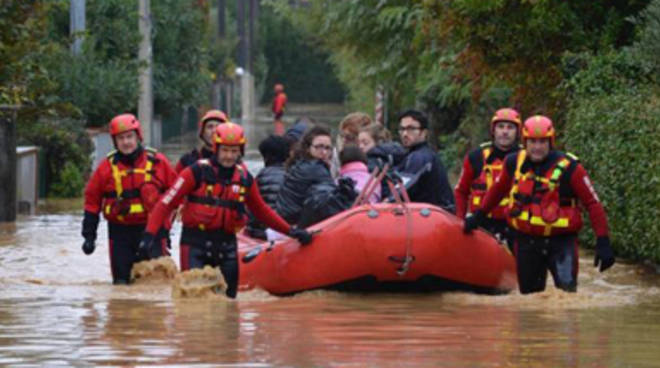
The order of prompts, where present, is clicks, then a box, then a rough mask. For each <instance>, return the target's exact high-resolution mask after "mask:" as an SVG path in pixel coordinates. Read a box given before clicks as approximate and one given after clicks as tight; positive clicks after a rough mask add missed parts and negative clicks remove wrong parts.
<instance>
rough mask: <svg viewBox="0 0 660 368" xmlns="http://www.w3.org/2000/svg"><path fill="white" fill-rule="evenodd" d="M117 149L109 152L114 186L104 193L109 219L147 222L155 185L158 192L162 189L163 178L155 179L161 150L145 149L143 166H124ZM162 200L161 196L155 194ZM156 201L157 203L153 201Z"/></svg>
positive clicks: (131, 222) (134, 222)
mask: <svg viewBox="0 0 660 368" xmlns="http://www.w3.org/2000/svg"><path fill="white" fill-rule="evenodd" d="M116 153H117V151H116V150H114V151H112V152H110V153H109V154H108V155H107V158H108V161H109V162H110V169H111V172H112V179H113V185H112V186H111V187H106V190H105V191H104V192H103V198H104V202H103V215H104V216H105V218H106V219H107V220H108V221H109V222H113V223H120V224H127V225H136V224H145V223H146V222H147V212H148V209H149V208H151V207H152V205H153V204H155V201H153V197H154V195H153V192H154V190H153V189H154V186H155V188H156V189H155V190H156V192H158V193H160V192H161V191H162V189H163V188H162V185H161V183H160V181H159V180H158V179H157V178H155V176H154V174H155V170H154V168H153V167H154V165H155V164H156V163H158V162H159V160H158V158H156V153H157V151H156V150H155V149H153V148H150V147H147V148H145V150H144V154H145V155H146V160H144V162H143V164H142V165H141V166H139V167H129V168H125V166H124V165H121V166H122V167H120V165H119V163H118V162H117V161H118V160H117V158H116V157H115V155H116ZM155 200H156V201H157V200H158V195H155ZM152 202H153V203H152Z"/></svg>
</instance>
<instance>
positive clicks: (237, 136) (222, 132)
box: [213, 121, 246, 154]
mask: <svg viewBox="0 0 660 368" xmlns="http://www.w3.org/2000/svg"><path fill="white" fill-rule="evenodd" d="M245 143H246V139H245V131H244V130H243V127H242V126H240V125H238V124H234V123H232V122H231V121H228V122H226V123H225V124H220V125H218V126H217V127H216V128H215V133H214V134H213V153H218V146H221V145H224V146H239V147H241V154H244V153H245Z"/></svg>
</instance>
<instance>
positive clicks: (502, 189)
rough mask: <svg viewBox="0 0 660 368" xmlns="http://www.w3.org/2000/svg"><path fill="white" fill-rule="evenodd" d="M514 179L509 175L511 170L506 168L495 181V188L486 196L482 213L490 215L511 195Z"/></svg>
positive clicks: (491, 188) (489, 190)
mask: <svg viewBox="0 0 660 368" xmlns="http://www.w3.org/2000/svg"><path fill="white" fill-rule="evenodd" d="M512 181H513V178H512V177H511V175H510V174H509V170H507V169H506V168H504V169H503V170H502V171H501V172H500V175H499V176H498V177H497V179H495V183H493V186H492V187H490V189H488V192H487V193H486V196H485V197H484V202H483V204H482V205H481V208H480V209H481V211H483V212H484V213H488V212H490V211H492V210H493V208H495V206H497V205H498V204H499V203H500V201H501V200H502V198H504V196H506V195H508V194H509V191H510V190H511V184H512Z"/></svg>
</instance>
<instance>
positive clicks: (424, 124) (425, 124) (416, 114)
mask: <svg viewBox="0 0 660 368" xmlns="http://www.w3.org/2000/svg"><path fill="white" fill-rule="evenodd" d="M403 118H412V119H415V120H417V121H418V122H419V126H420V127H421V128H422V129H428V128H429V119H428V118H427V117H426V115H424V113H422V112H421V111H419V110H412V109H410V110H406V111H404V112H402V113H401V114H400V115H399V119H398V121H399V122H400V121H401V120H402V119H403Z"/></svg>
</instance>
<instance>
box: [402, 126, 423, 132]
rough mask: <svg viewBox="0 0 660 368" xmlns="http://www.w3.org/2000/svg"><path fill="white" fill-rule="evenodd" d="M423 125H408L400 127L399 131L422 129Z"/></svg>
mask: <svg viewBox="0 0 660 368" xmlns="http://www.w3.org/2000/svg"><path fill="white" fill-rule="evenodd" d="M422 129H423V128H422V127H414V126H407V127H399V129H398V131H399V133H404V132H414V131H415V130H422Z"/></svg>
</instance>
